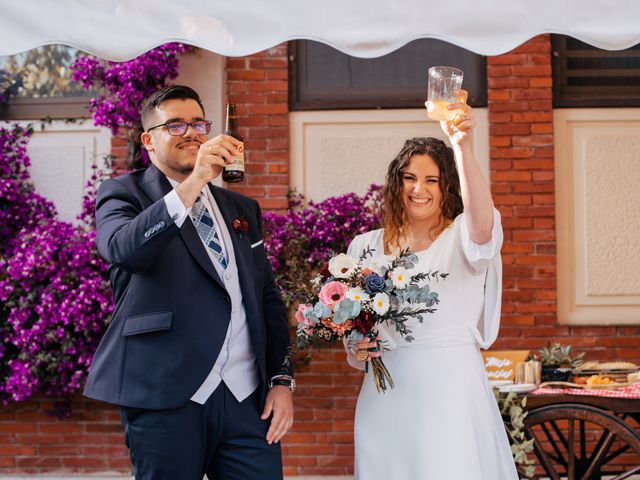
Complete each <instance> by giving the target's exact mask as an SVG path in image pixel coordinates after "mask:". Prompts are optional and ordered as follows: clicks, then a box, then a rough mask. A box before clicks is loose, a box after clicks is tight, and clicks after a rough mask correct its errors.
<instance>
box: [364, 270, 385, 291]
mask: <svg viewBox="0 0 640 480" xmlns="http://www.w3.org/2000/svg"><path fill="white" fill-rule="evenodd" d="M384 287H385V281H384V278H382V277H381V276H380V275H378V274H376V273H370V274H369V275H367V277H366V278H365V279H364V289H365V291H366V292H367V293H368V294H369V295H375V294H376V293H378V292H382V291H383V290H384Z"/></svg>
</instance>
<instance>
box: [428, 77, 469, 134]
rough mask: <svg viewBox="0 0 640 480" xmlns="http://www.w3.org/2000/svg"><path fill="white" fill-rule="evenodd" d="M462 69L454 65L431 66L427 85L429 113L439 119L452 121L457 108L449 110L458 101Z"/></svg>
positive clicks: (431, 116)
mask: <svg viewBox="0 0 640 480" xmlns="http://www.w3.org/2000/svg"><path fill="white" fill-rule="evenodd" d="M463 75H464V73H463V72H462V70H460V69H458V68H453V67H442V66H438V67H431V68H430V69H429V75H428V86H427V115H428V116H429V118H432V119H433V120H437V121H449V122H450V121H451V120H453V119H454V118H455V117H456V113H457V111H456V110H447V106H448V105H449V104H450V103H455V102H457V101H458V97H457V96H456V93H457V91H458V90H460V89H461V88H462V77H463Z"/></svg>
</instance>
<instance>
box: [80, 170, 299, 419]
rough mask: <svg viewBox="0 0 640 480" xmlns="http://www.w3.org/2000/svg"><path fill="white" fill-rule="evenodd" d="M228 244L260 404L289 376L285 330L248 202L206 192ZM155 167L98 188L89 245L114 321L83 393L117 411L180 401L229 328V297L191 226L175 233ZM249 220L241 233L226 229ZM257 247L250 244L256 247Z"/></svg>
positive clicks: (166, 187) (258, 224)
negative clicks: (274, 381) (102, 265)
mask: <svg viewBox="0 0 640 480" xmlns="http://www.w3.org/2000/svg"><path fill="white" fill-rule="evenodd" d="M210 188H211V191H212V193H213V196H214V198H215V200H216V203H217V204H218V207H219V208H220V211H221V213H222V216H223V217H224V221H225V223H226V225H227V228H228V229H229V234H230V236H231V238H232V243H233V248H234V252H235V257H236V261H237V265H238V275H239V277H240V287H241V290H242V298H243V303H244V307H245V310H246V314H247V324H248V328H249V332H250V335H251V341H252V345H253V350H254V353H255V356H256V359H257V366H258V370H259V375H260V379H261V386H260V389H261V396H262V398H263V399H264V396H265V393H266V391H267V384H268V379H269V378H271V377H272V376H274V375H278V374H288V375H292V372H291V367H290V362H289V361H288V360H289V352H290V340H289V328H288V323H287V318H286V314H285V308H284V305H283V303H282V299H281V297H280V293H279V291H278V288H277V287H276V284H275V282H274V278H273V272H272V270H271V266H270V264H269V261H268V259H267V257H266V254H265V251H264V246H263V245H262V244H258V243H259V242H260V240H261V239H262V217H261V212H260V207H259V205H258V203H257V202H256V201H255V200H252V199H250V198H248V197H245V196H243V195H240V194H238V193H235V192H231V191H229V190H226V189H223V188H218V187H215V186H212V185H210ZM170 190H171V185H170V184H169V181H168V180H167V179H166V177H165V176H164V174H162V172H160V171H159V170H158V169H157V168H156V167H155V166H153V165H152V166H151V167H149V168H148V169H146V170H140V171H136V172H133V173H130V174H127V175H123V176H121V177H118V178H115V179H112V180H107V181H105V182H104V183H103V184H102V185H101V186H100V188H99V190H98V196H97V207H96V223H97V238H96V243H97V246H98V250H99V251H100V254H101V255H102V256H103V257H104V258H105V259H106V260H107V261H108V262H109V278H110V282H111V286H112V287H113V292H114V297H115V309H114V312H113V318H112V320H111V323H110V325H109V328H108V329H107V332H106V334H105V336H104V338H103V339H102V341H101V343H100V345H99V347H98V349H97V351H96V353H95V356H94V359H93V363H92V365H91V368H90V370H89V377H88V379H87V383H86V386H85V390H84V394H85V395H86V396H88V397H91V398H95V399H98V400H103V401H106V402H109V403H114V404H117V405H123V406H129V407H138V408H151V409H165V408H175V407H178V406H180V405H182V404H184V403H185V402H187V401H189V399H190V398H191V396H192V395H193V394H194V393H195V391H196V390H197V389H198V387H199V386H200V385H201V384H202V382H203V381H204V379H205V378H206V377H207V375H208V374H209V372H210V370H211V368H212V367H213V364H214V363H215V361H216V359H217V357H218V354H219V353H220V349H221V347H222V344H223V342H224V339H225V335H226V332H227V327H228V325H229V322H230V315H231V304H230V298H229V296H228V295H227V292H226V290H225V288H224V284H223V282H222V281H221V279H220V278H219V276H218V274H217V272H216V270H215V268H214V266H213V264H212V263H211V260H210V258H209V256H208V254H207V252H206V250H205V247H204V246H203V244H202V241H201V240H200V237H199V236H198V233H197V232H196V229H195V227H194V226H193V224H192V223H191V222H190V221H189V219H187V220H186V221H185V222H184V223H183V225H182V228H178V226H177V225H176V224H175V222H174V220H173V219H172V218H171V217H170V216H169V213H168V211H167V208H166V205H165V202H164V198H163V197H164V195H166V194H167V193H168V192H169V191H170ZM234 219H242V220H246V221H247V222H248V226H249V230H248V232H246V233H243V232H237V231H236V230H234V228H233V227H232V223H233V221H234ZM256 244H258V245H256Z"/></svg>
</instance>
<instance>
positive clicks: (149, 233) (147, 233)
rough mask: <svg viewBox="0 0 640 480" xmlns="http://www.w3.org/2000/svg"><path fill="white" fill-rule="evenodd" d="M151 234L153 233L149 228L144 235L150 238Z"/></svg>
mask: <svg viewBox="0 0 640 480" xmlns="http://www.w3.org/2000/svg"><path fill="white" fill-rule="evenodd" d="M149 235H151V232H149V230H147V231H146V232H144V236H145V237H146V238H149Z"/></svg>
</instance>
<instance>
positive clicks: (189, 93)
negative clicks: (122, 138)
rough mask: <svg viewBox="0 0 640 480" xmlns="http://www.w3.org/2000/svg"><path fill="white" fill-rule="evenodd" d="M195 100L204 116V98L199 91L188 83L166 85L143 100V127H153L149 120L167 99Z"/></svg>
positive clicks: (141, 115) (141, 114) (141, 113)
mask: <svg viewBox="0 0 640 480" xmlns="http://www.w3.org/2000/svg"><path fill="white" fill-rule="evenodd" d="M174 99H179V100H189V99H190V100H195V101H196V102H198V105H200V109H201V110H202V115H203V116H204V107H203V106H202V100H201V99H200V96H199V95H198V93H197V92H196V91H195V90H194V89H193V88H191V87H187V86H186V85H167V86H166V87H163V88H161V89H160V90H157V91H156V92H154V93H153V94H151V96H149V97H148V98H147V99H145V100H144V101H143V102H142V107H141V108H140V120H141V121H142V128H143V129H144V130H145V131H146V130H147V128H149V127H151V125H149V122H150V120H151V118H152V117H153V114H154V112H155V109H156V108H158V107H159V106H160V105H161V104H162V102H165V101H167V100H174Z"/></svg>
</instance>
